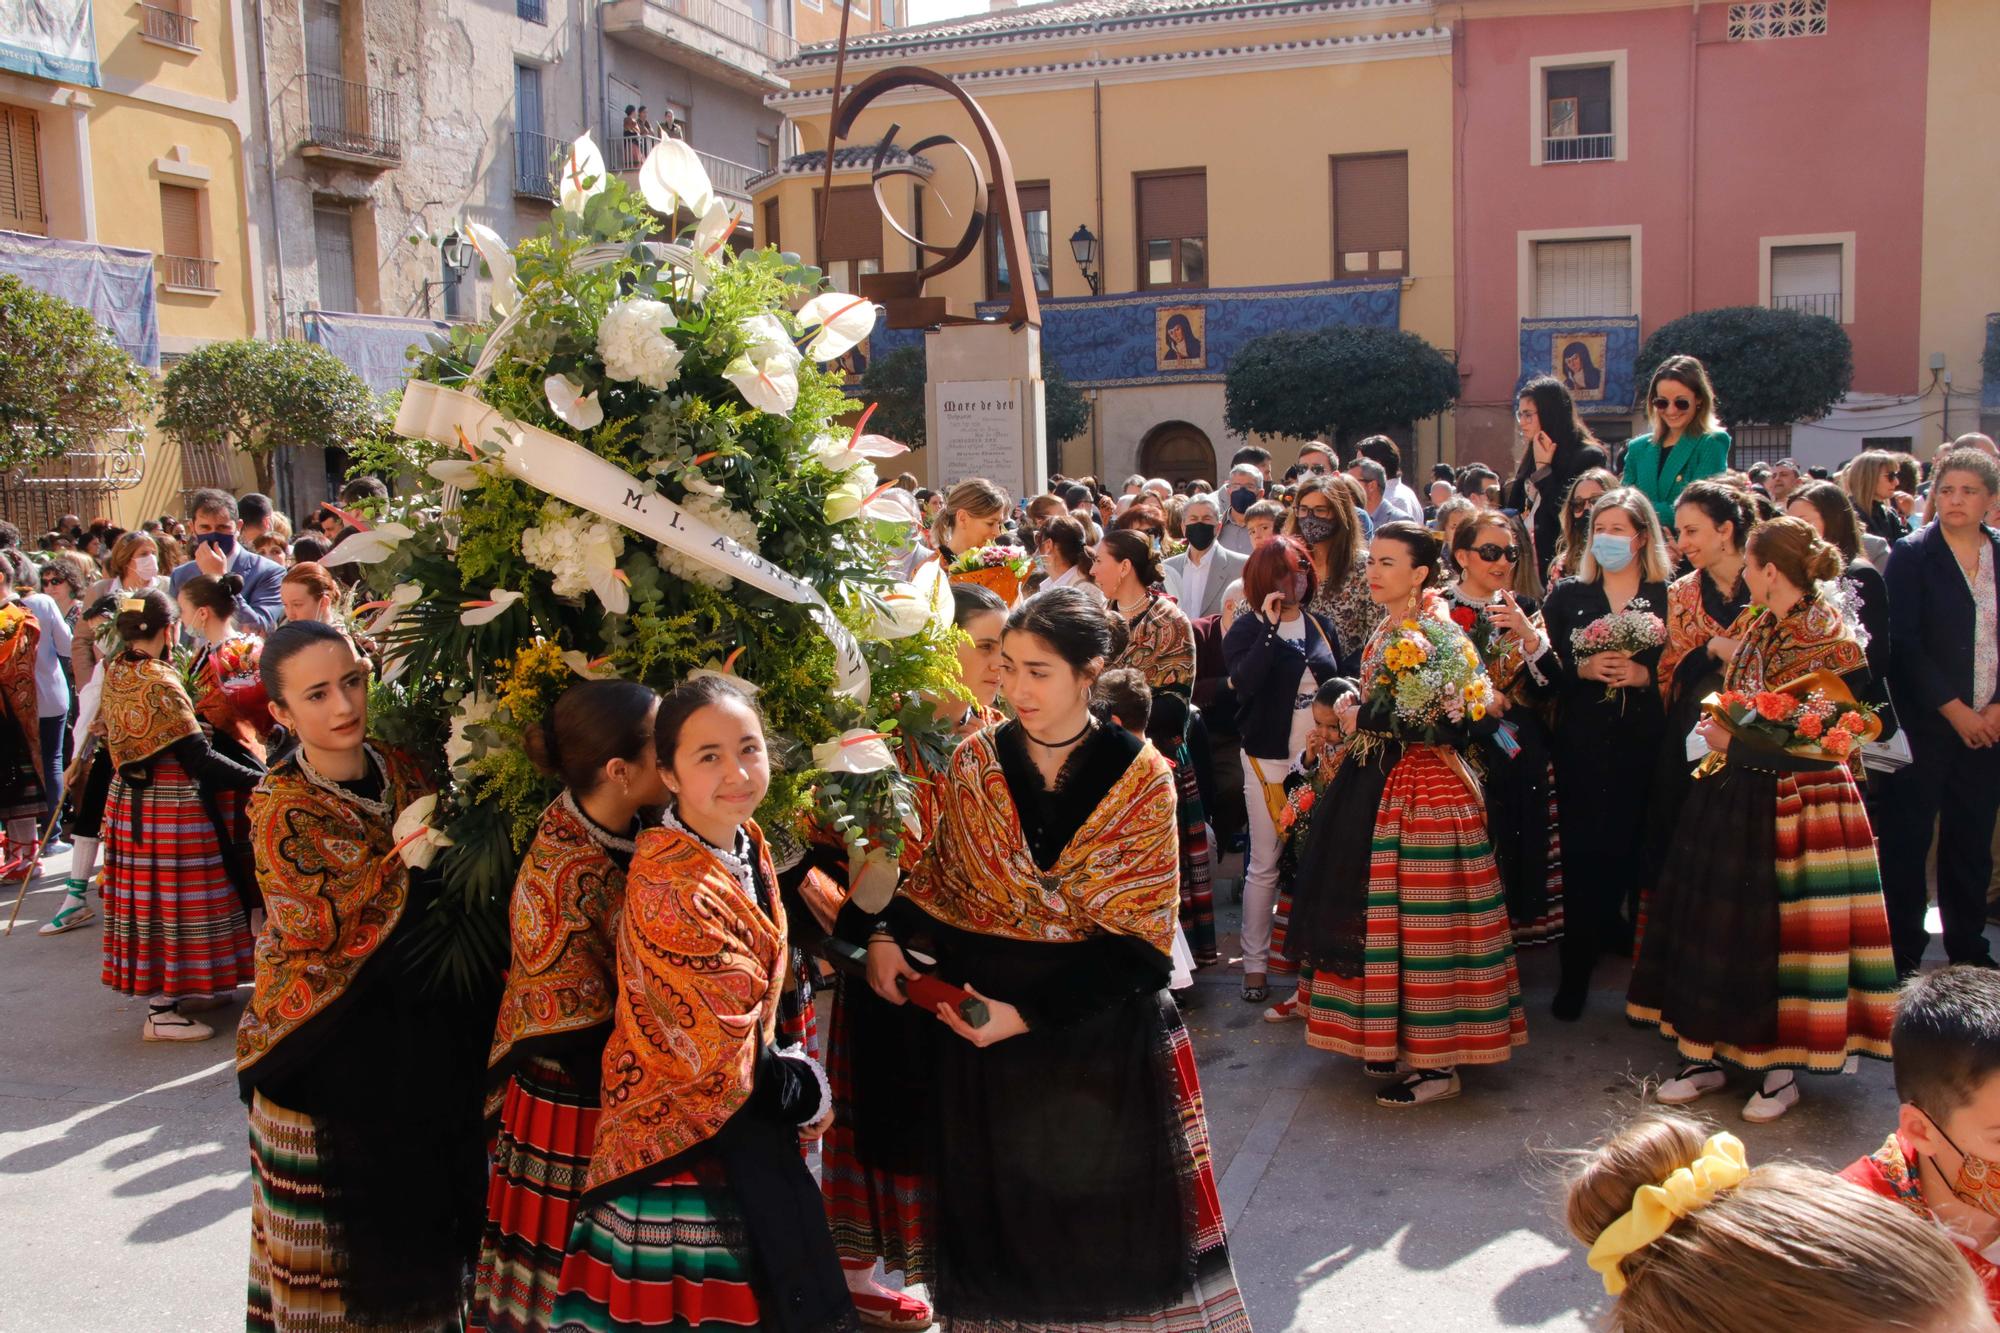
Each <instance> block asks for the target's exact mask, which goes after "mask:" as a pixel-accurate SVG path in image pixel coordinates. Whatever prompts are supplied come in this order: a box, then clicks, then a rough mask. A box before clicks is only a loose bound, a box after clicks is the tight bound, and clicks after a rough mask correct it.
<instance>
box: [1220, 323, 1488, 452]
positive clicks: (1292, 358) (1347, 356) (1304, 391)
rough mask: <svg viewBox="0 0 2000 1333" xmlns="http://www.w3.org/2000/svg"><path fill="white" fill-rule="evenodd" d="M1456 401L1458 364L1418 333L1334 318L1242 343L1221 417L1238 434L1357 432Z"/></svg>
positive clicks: (1349, 435) (1404, 421)
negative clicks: (1317, 325) (1324, 323)
mask: <svg viewBox="0 0 2000 1333" xmlns="http://www.w3.org/2000/svg"><path fill="white" fill-rule="evenodd" d="M1457 401H1458V367H1457V366H1456V365H1454V364H1453V363H1452V360H1451V358H1450V357H1448V356H1446V355H1445V354H1444V353H1443V352H1441V351H1439V350H1438V349H1437V348H1435V347H1433V346H1431V345H1430V344H1429V343H1428V342H1425V341H1424V340H1423V339H1422V338H1420V337H1418V336H1417V335H1416V334H1414V333H1405V332H1404V331H1403V330H1401V329H1383V328H1375V327H1372V326H1368V325H1360V324H1336V325H1333V326H1331V327H1329V328H1324V329H1310V330H1287V331H1284V332H1280V333H1267V334H1265V335H1263V336H1262V337H1260V338H1254V339H1252V340H1251V341H1250V342H1249V343H1248V344H1246V345H1245V346H1244V348H1243V350H1242V351H1241V352H1238V353H1237V354H1236V356H1235V357H1234V358H1233V359H1232V360H1231V362H1230V366H1229V375H1228V378H1227V379H1226V380H1225V381H1224V383H1223V420H1224V422H1225V423H1226V424H1227V425H1228V427H1229V429H1230V430H1232V431H1235V432H1236V433H1237V434H1239V435H1250V434H1258V435H1284V436H1290V437H1293V438H1296V439H1312V438H1315V437H1324V438H1326V439H1336V438H1346V439H1356V438H1359V437H1360V436H1362V435H1365V434H1368V433H1371V432H1374V431H1379V430H1387V429H1390V428H1392V427H1401V426H1408V425H1410V424H1411V423H1412V422H1416V421H1421V420H1423V419H1424V418H1425V417H1433V416H1436V415H1437V414H1438V413H1440V412H1442V411H1444V410H1445V409H1446V408H1448V407H1450V406H1451V405H1452V404H1453V403H1455V402H1457Z"/></svg>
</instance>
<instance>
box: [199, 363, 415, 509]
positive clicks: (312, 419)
mask: <svg viewBox="0 0 2000 1333" xmlns="http://www.w3.org/2000/svg"><path fill="white" fill-rule="evenodd" d="M161 403H162V410H161V412H160V429H161V430H163V431H165V432H166V433H167V434H168V435H169V436H170V437H172V438H173V439H174V440H176V441H178V442H179V443H180V445H181V447H182V448H184V449H197V448H210V449H218V448H228V449H240V450H242V451H243V452H245V453H247V454H250V455H252V456H253V457H254V458H255V459H256V460H257V476H258V479H259V481H260V482H261V483H263V484H265V485H267V486H268V485H269V483H270V479H271V474H272V465H271V457H272V455H274V454H276V453H279V452H282V451H284V450H288V449H293V448H307V447H320V448H327V449H353V448H354V447H355V446H357V445H358V444H360V443H362V442H363V441H366V440H369V439H371V438H373V437H374V436H375V434H376V433H377V432H378V431H379V430H380V428H381V419H380V417H379V416H378V414H377V411H376V403H375V398H374V396H373V395H372V394H370V393H369V391H368V386H367V385H366V384H365V383H363V382H362V380H361V377H360V376H359V375H356V374H355V373H354V372H353V371H351V370H349V369H348V368H347V367H346V366H345V365H343V364H342V363H341V361H340V358H338V357H336V356H335V355H334V354H333V353H331V352H329V351H327V350H326V349H325V348H324V347H321V346H319V345H318V344H316V343H307V342H291V341H286V342H262V341H260V340H258V339H255V338H244V339H241V340H238V341H235V342H218V343H210V344H208V345H207V346H206V347H202V348H198V349H197V350H195V351H194V352H192V353H190V354H189V355H188V357H187V358H186V359H185V360H183V361H182V362H180V363H179V364H178V365H176V366H175V367H174V368H173V369H172V370H170V371H168V372H167V377H166V381H165V384H164V386H163V393H162V395H161Z"/></svg>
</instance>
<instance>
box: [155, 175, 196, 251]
mask: <svg viewBox="0 0 2000 1333" xmlns="http://www.w3.org/2000/svg"><path fill="white" fill-rule="evenodd" d="M160 237H161V242H162V244H161V247H160V250H161V253H162V254H169V255H181V256H184V257H186V258H189V259H205V258H207V255H206V254H205V253H203V250H202V245H201V191H199V190H195V189H191V188H189V187H188V186H185V185H162V186H161V187H160Z"/></svg>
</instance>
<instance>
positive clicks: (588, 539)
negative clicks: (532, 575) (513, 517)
mask: <svg viewBox="0 0 2000 1333" xmlns="http://www.w3.org/2000/svg"><path fill="white" fill-rule="evenodd" d="M607 552H608V556H609V559H610V561H611V562H612V564H613V565H614V566H615V564H616V562H617V559H618V557H619V556H620V555H623V554H624V552H625V535H624V530H623V529H622V528H620V527H619V526H618V525H617V524H615V523H612V522H609V521H608V520H605V519H601V518H595V517H593V516H590V515H586V514H583V513H580V512H578V511H577V510H574V509H571V508H569V507H568V506H567V505H563V504H558V503H557V502H555V501H553V500H551V501H550V502H549V503H547V504H545V505H543V506H542V521H541V523H540V525H539V526H537V527H532V528H529V529H528V530H527V531H525V532H523V533H522V534H521V555H522V556H523V557H524V558H525V559H526V560H527V562H528V563H529V564H531V565H533V566H534V567H535V568H536V569H546V570H547V571H548V572H549V573H551V574H553V575H555V577H556V584H555V594H556V596H558V597H581V596H583V595H584V594H585V593H587V592H589V591H591V589H592V588H593V587H595V586H596V585H595V584H594V583H593V582H592V580H591V570H590V562H591V561H592V560H593V559H597V560H603V559H604V558H605V557H606V555H607Z"/></svg>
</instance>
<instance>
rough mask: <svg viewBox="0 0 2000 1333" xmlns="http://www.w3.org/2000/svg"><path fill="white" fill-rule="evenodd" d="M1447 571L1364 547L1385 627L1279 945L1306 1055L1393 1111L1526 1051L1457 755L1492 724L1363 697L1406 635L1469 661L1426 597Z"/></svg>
mask: <svg viewBox="0 0 2000 1333" xmlns="http://www.w3.org/2000/svg"><path fill="white" fill-rule="evenodd" d="M1443 561H1444V554H1443V551H1442V549H1441V544H1440V542H1439V541H1438V538H1437V536H1436V535H1435V534H1433V533H1432V532H1431V531H1430V530H1429V529H1427V528H1425V527H1422V526H1421V525H1419V524H1416V523H1408V522H1396V523H1387V524H1384V525H1383V526H1382V527H1380V528H1378V529H1377V530H1376V532H1375V538H1374V541H1373V542H1371V543H1370V545H1369V555H1368V590H1369V594H1370V595H1371V596H1373V597H1374V599H1375V601H1376V604H1377V605H1379V606H1381V607H1383V608H1384V609H1385V610H1386V611H1387V612H1388V613H1389V614H1388V615H1387V617H1386V618H1385V619H1384V620H1383V622H1382V624H1381V626H1380V627H1379V628H1377V629H1376V631H1375V633H1374V636H1373V637H1372V638H1370V639H1369V641H1368V647H1367V650H1366V651H1365V652H1364V653H1363V655H1362V675H1361V691H1360V695H1359V696H1358V697H1355V698H1349V699H1345V700H1343V701H1342V702H1341V703H1340V704H1339V705H1337V709H1338V716H1339V720H1340V726H1341V729H1342V731H1343V732H1345V733H1347V734H1349V735H1351V736H1352V737H1353V739H1352V740H1350V741H1349V742H1348V743H1347V746H1346V748H1345V749H1344V750H1343V752H1342V754H1341V762H1340V768H1339V771H1338V772H1336V773H1335V775H1334V777H1333V781H1332V782H1331V783H1329V784H1328V786H1327V789H1326V791H1325V793H1324V794H1323V795H1322V796H1321V797H1320V799H1319V802H1318V803H1317V805H1316V806H1315V807H1314V810H1313V818H1312V824H1311V827H1310V828H1309V830H1308V832H1307V835H1306V843H1305V846H1304V847H1303V848H1302V849H1301V851H1300V855H1299V873H1298V878H1297V881H1296V882H1297V886H1298V887H1297V889H1296V893H1297V898H1296V899H1295V901H1294V904H1293V909H1292V922H1291V937H1290V940H1289V942H1288V944H1287V948H1288V949H1289V950H1290V952H1291V953H1292V954H1293V956H1294V957H1297V958H1298V959H1300V961H1301V963H1302V964H1303V965H1305V966H1307V967H1310V968H1311V969H1312V974H1311V979H1310V981H1309V983H1307V986H1306V993H1305V999H1306V1000H1307V1002H1308V1003H1309V1005H1310V1009H1309V1012H1308V1013H1307V1016H1306V1042H1307V1044H1308V1045H1311V1046H1315V1047H1318V1048H1319V1049H1321V1050H1328V1051H1334V1052H1337V1053H1339V1054H1341V1055H1349V1056H1353V1057H1355V1058H1357V1059H1359V1060H1361V1061H1363V1062H1364V1063H1365V1065H1366V1067H1367V1070H1368V1072H1369V1074H1370V1075H1372V1076H1374V1077H1378V1078H1395V1079H1397V1082H1396V1083H1395V1085H1394V1086H1392V1087H1390V1088H1387V1089H1385V1090H1384V1091H1383V1092H1382V1093H1380V1094H1379V1095H1377V1097H1376V1099H1375V1100H1376V1101H1377V1102H1379V1103H1381V1104H1382V1105H1384V1106H1390V1107H1411V1106H1422V1105H1426V1104H1428V1103H1431V1102H1435V1101H1442V1100H1444V1099H1445V1098H1448V1097H1456V1096H1457V1095H1458V1094H1459V1091H1460V1086H1459V1077H1458V1067H1459V1066H1460V1065H1467V1064H1497V1063H1499V1062H1501V1061H1503V1060H1506V1059H1508V1058H1509V1057H1510V1056H1511V1055H1512V1054H1513V1048H1514V1047H1516V1046H1519V1045H1522V1044H1524V1043H1525V1042H1526V1041H1527V1040H1528V1027H1527V1022H1526V1019H1525V1018H1524V1017H1523V1015H1522V1012H1521V983H1520V977H1519V974H1518V973H1517V972H1516V970H1515V965H1514V939H1513V934H1512V932H1511V931H1510V929H1509V927H1508V923H1507V895H1506V890H1505V889H1504V888H1503V887H1502V885H1501V882H1500V871H1499V868H1498V866H1496V865H1495V864H1494V860H1493V851H1492V847H1491V845H1490V844H1489V842H1488V840H1487V830H1486V807H1485V804H1484V802H1483V801H1482V800H1481V797H1480V791H1479V785H1478V782H1477V781H1476V779H1474V777H1473V776H1472V773H1471V771H1470V770H1469V769H1468V768H1467V767H1466V763H1465V760H1464V758H1463V756H1462V755H1461V754H1460V750H1462V749H1463V748H1464V747H1466V746H1468V745H1469V744H1470V743H1471V740H1472V737H1473V735H1474V734H1475V733H1478V732H1480V731H1482V730H1491V729H1492V726H1493V721H1492V719H1491V717H1490V715H1488V716H1485V717H1483V718H1482V715H1481V711H1483V705H1482V710H1481V711H1464V710H1461V716H1462V718H1463V720H1462V721H1451V720H1449V719H1448V718H1444V719H1441V720H1438V721H1435V722H1428V723H1424V724H1422V729H1421V730H1419V729H1417V727H1418V724H1416V723H1415V722H1414V721H1412V720H1408V719H1406V717H1405V716H1404V714H1403V711H1402V705H1401V700H1400V697H1399V696H1400V690H1398V691H1396V693H1395V695H1392V698H1395V699H1396V702H1394V703H1391V704H1389V705H1387V706H1385V705H1384V704H1383V702H1382V701H1380V700H1379V699H1376V698H1373V697H1371V696H1374V695H1375V694H1376V692H1377V690H1378V689H1379V688H1381V687H1382V686H1383V685H1384V684H1385V683H1386V677H1385V673H1390V672H1391V671H1392V669H1393V667H1392V664H1393V663H1395V662H1396V661H1398V660H1400V659H1399V658H1397V657H1392V656H1391V644H1392V641H1396V651H1397V652H1399V653H1400V652H1402V651H1403V650H1404V649H1405V648H1407V643H1405V642H1403V641H1401V640H1398V636H1399V635H1402V634H1407V633H1409V632H1410V631H1412V630H1413V629H1414V630H1421V631H1423V632H1424V633H1425V635H1426V637H1428V638H1430V639H1431V642H1432V643H1433V644H1435V643H1436V642H1437V641H1438V640H1437V638H1436V637H1435V636H1442V638H1443V641H1444V642H1446V643H1448V644H1450V645H1452V646H1451V647H1450V648H1436V647H1433V648H1432V649H1431V650H1430V651H1432V652H1438V651H1455V652H1458V653H1461V654H1466V655H1469V659H1468V661H1469V663H1476V662H1477V661H1478V654H1477V653H1476V652H1475V651H1474V649H1473V647H1472V645H1471V643H1470V642H1469V641H1468V640H1467V639H1466V638H1465V636H1464V634H1463V633H1462V632H1461V631H1460V630H1459V629H1458V628H1457V627H1456V626H1455V625H1453V624H1452V622H1451V620H1450V616H1449V612H1448V611H1447V610H1446V608H1445V603H1444V600H1443V599H1442V598H1441V597H1440V596H1439V595H1438V594H1437V593H1436V592H1435V591H1434V589H1435V588H1436V587H1437V584H1438V579H1439V575H1440V571H1441V570H1442V568H1443ZM1469 670H1470V671H1471V672H1472V673H1473V675H1474V676H1475V677H1476V678H1483V676H1484V668H1483V666H1469ZM1472 683H1473V684H1477V683H1478V681H1477V679H1475V680H1474V681H1473V682H1472ZM1399 1075H1400V1077H1399Z"/></svg>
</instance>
